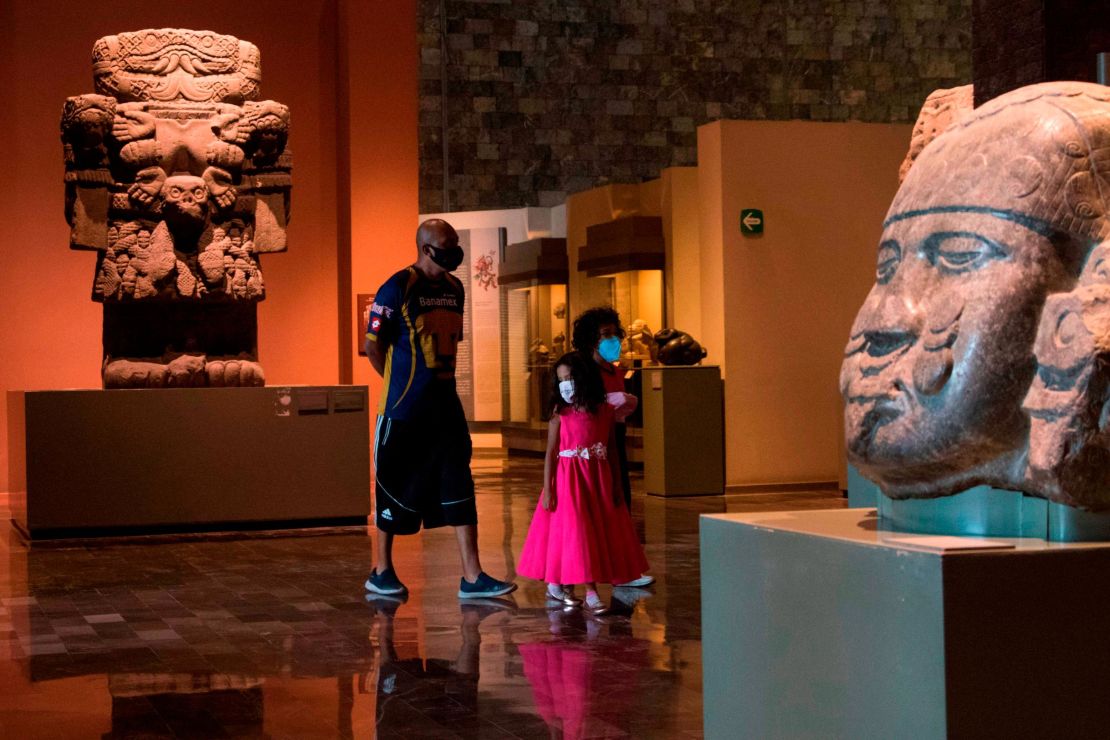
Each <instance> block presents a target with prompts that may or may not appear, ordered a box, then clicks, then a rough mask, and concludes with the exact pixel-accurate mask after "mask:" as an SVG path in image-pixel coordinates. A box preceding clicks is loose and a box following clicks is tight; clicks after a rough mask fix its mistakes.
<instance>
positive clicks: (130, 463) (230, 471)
mask: <svg viewBox="0 0 1110 740" xmlns="http://www.w3.org/2000/svg"><path fill="white" fill-rule="evenodd" d="M368 413H369V410H368V399H367V390H366V387H365V386H303V387H300V386H299V387H270V388H182V389H152V390H111V391H104V390H90V391H34V392H31V391H27V392H23V391H10V392H9V393H8V420H9V435H8V438H9V445H10V449H9V453H10V454H9V460H10V469H11V473H10V480H9V488H10V491H11V494H10V500H11V504H12V519H13V522H14V523H15V524H16V526H17V527H18V528H19V529H21V530H22V532H23V533H24V534H25V535H26V536H29V537H30V538H31V539H32V540H38V539H50V538H59V537H88V536H103V535H119V534H140V533H151V532H188V531H210V530H216V529H248V528H270V527H295V526H319V525H325V524H365V523H366V518H367V516H368V515H369V513H370V459H369V457H370V422H369V416H368Z"/></svg>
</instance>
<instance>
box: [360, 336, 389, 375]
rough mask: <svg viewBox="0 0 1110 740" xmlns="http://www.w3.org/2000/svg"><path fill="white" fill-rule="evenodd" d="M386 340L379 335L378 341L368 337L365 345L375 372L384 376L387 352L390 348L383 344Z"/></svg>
mask: <svg viewBox="0 0 1110 740" xmlns="http://www.w3.org/2000/svg"><path fill="white" fill-rule="evenodd" d="M384 341H385V340H384V338H383V337H380V336H379V337H378V339H377V340H376V341H375V340H373V339H367V340H366V343H365V345H364V346H365V349H366V356H367V357H368V358H370V366H371V367H373V368H374V372H376V373H377V374H378V375H381V376H382V377H385V353H386V351H387V350H388V349H389V348H388V347H384V346H382V344H383V342H384Z"/></svg>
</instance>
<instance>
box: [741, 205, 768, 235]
mask: <svg viewBox="0 0 1110 740" xmlns="http://www.w3.org/2000/svg"><path fill="white" fill-rule="evenodd" d="M740 233H741V234H743V235H744V236H755V235H756V234H762V233H763V211H761V210H759V209H758V208H745V209H743V210H741V211H740Z"/></svg>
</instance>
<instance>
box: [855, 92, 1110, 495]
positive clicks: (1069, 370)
mask: <svg viewBox="0 0 1110 740" xmlns="http://www.w3.org/2000/svg"><path fill="white" fill-rule="evenodd" d="M1108 237H1110V89H1108V88H1106V87H1103V86H1100V85H1093V84H1086V83H1065V82H1058V83H1046V84H1041V85H1033V86H1030V87H1026V88H1022V89H1020V90H1015V91H1013V92H1011V93H1008V94H1006V95H1003V96H1001V97H999V98H997V99H995V100H992V101H990V102H989V103H987V104H985V105H983V106H982V107H980V108H978V109H976V110H974V111H971V112H962V113H961V114H960V115H959V116H954V117H953V120H952V121H950V123H949V125H948V127H947V129H946V130H945V131H944V132H943V133H941V134H940V135H939V136H937V137H936V139H935V140H934V141H932V143H929V144H927V145H926V146H924V147H923V148H922V149H921V151H920V153H919V155H918V157H917V158H916V161H914V162H912V166H911V167H909V169H908V172H906V173H905V179H904V181H903V183H902V186H901V187H900V188H899V190H898V193H897V195H896V196H895V198H894V201H893V203H892V205H891V207H890V211H889V213H888V215H887V218H886V221H885V224H884V231H883V235H882V238H881V240H880V243H879V248H878V266H877V270H876V281H875V285H874V286H873V288H872V290H871V292H870V293H869V295H868V297H867V299H866V301H865V302H864V305H863V306H862V307H861V309H860V311H859V314H858V315H857V317H856V321H855V324H854V325H853V327H852V331H851V336H850V338H849V341H848V345H847V348H846V350H845V357H844V363H843V366H842V368H841V391H842V393H843V396H844V400H845V417H844V418H845V432H846V439H847V445H848V455H849V459H850V460H851V461H852V463H853V464H854V465H856V466H857V467H858V468H859V469H860V471H861V472H862V473H863V474H864V475H865V476H867V477H868V478H870V479H871V480H873V481H875V482H876V483H878V484H879V485H880V487H881V488H882V489H883V491H884V492H885V493H886V494H887V495H889V496H891V497H893V498H915V497H921V498H927V497H935V496H944V495H950V494H954V493H958V492H960V491H962V490H966V489H967V488H970V487H972V486H975V485H980V484H986V485H991V486H995V487H997V488H1004V489H1012V490H1018V491H1024V492H1025V493H1028V494H1031V495H1034V496H1040V497H1044V498H1048V499H1050V500H1053V501H1057V502H1060V503H1064V504H1068V505H1071V506H1078V507H1081V508H1085V509H1091V510H1100V509H1107V508H1110V393H1108V389H1110V383H1108V380H1110V372H1108V370H1110V259H1108V254H1110V242H1107V238H1108Z"/></svg>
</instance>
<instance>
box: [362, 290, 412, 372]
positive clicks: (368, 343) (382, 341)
mask: <svg viewBox="0 0 1110 740" xmlns="http://www.w3.org/2000/svg"><path fill="white" fill-rule="evenodd" d="M402 298H403V296H402V292H401V290H400V288H399V287H398V285H397V276H396V275H394V276H393V277H392V278H390V279H389V280H387V281H386V282H385V285H383V286H382V287H381V288H379V289H378V292H377V294H376V295H375V297H374V302H373V303H372V304H371V305H370V321H369V324H368V325H367V327H366V339H365V341H364V342H363V349H365V350H366V357H367V358H368V359H369V360H370V366H371V367H373V368H374V372H376V373H377V374H378V375H381V376H382V377H385V358H386V356H387V355H388V353H389V347H390V346H391V345H392V344H393V342H394V341H395V340H396V336H397V331H398V329H399V327H398V326H397V322H398V321H399V320H400V315H401V301H402Z"/></svg>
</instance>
